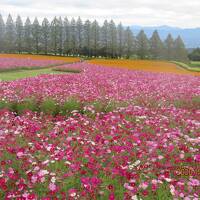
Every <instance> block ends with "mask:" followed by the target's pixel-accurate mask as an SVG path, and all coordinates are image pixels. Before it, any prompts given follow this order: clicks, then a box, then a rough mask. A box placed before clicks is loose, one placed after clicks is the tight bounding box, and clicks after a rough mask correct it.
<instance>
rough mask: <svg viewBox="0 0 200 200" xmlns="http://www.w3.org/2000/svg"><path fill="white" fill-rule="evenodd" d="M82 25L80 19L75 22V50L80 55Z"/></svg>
mask: <svg viewBox="0 0 200 200" xmlns="http://www.w3.org/2000/svg"><path fill="white" fill-rule="evenodd" d="M82 37H83V23H82V20H81V18H80V17H79V18H78V20H77V22H76V40H77V48H78V53H79V54H81V52H82V46H83V39H82Z"/></svg>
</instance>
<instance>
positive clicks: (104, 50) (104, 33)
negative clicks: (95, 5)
mask: <svg viewBox="0 0 200 200" xmlns="http://www.w3.org/2000/svg"><path fill="white" fill-rule="evenodd" d="M108 31H109V29H108V21H107V20H105V21H104V24H103V26H102V28H101V55H103V56H107V55H108V34H109V33H108Z"/></svg>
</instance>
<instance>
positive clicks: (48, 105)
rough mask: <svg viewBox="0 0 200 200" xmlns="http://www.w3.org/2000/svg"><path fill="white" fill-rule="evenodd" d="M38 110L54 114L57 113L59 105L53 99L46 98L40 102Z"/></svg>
mask: <svg viewBox="0 0 200 200" xmlns="http://www.w3.org/2000/svg"><path fill="white" fill-rule="evenodd" d="M40 111H41V112H44V113H45V114H49V115H54V116H55V115H57V114H58V113H59V106H58V104H57V102H56V101H54V100H53V99H47V100H44V101H43V102H42V103H41V105H40Z"/></svg>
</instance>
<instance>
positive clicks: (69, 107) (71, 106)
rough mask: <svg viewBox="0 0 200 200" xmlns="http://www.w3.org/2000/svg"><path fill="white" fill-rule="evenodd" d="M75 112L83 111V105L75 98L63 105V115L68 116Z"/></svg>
mask: <svg viewBox="0 0 200 200" xmlns="http://www.w3.org/2000/svg"><path fill="white" fill-rule="evenodd" d="M74 110H77V111H81V103H80V101H78V100H77V99H75V98H70V99H68V100H67V101H66V102H65V103H64V104H63V105H62V107H61V114H62V115H67V114H70V113H71V112H72V111H74Z"/></svg>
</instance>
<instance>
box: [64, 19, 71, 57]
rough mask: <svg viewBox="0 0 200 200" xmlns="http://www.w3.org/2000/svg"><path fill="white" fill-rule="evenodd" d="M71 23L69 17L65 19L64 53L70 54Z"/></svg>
mask: <svg viewBox="0 0 200 200" xmlns="http://www.w3.org/2000/svg"><path fill="white" fill-rule="evenodd" d="M70 38H71V36H70V23H69V20H68V18H67V17H65V19H64V53H65V54H69V53H70Z"/></svg>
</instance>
